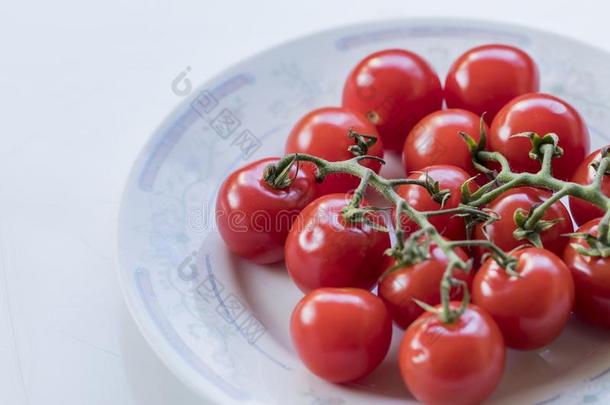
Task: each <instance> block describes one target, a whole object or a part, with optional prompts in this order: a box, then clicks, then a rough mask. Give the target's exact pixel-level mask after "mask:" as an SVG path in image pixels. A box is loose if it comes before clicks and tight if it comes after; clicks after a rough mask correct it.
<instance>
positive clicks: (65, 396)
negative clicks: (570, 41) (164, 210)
mask: <svg viewBox="0 0 610 405" xmlns="http://www.w3.org/2000/svg"><path fill="white" fill-rule="evenodd" d="M37 3H38V4H34V2H28V1H10V2H9V1H8V0H5V1H4V2H2V3H0V212H1V214H0V404H3V405H4V404H6V405H21V404H36V405H37V404H45V405H55V404H61V405H96V404H113V405H114V404H116V405H123V404H138V405H139V404H145V405H161V404H163V405H165V404H181V405H190V404H201V403H203V402H202V401H201V400H198V399H197V397H196V396H195V395H194V394H193V393H191V392H190V391H189V390H188V389H187V388H185V387H184V386H183V385H182V383H181V382H180V381H178V380H177V379H176V378H175V377H174V376H173V375H172V374H171V373H170V372H169V371H168V370H167V369H166V368H165V366H164V365H163V364H162V363H161V362H160V361H159V360H158V359H157V358H156V356H155V355H154V354H153V352H152V351H151V349H150V348H149V347H148V345H147V344H146V342H145V341H144V339H143V338H142V336H141V335H140V333H139V331H138V330H137V328H136V326H135V325H134V323H133V321H132V320H131V318H130V315H129V314H128V312H127V310H126V308H125V305H124V303H123V299H122V296H121V292H120V289H119V286H118V283H117V276H116V269H115V253H116V247H115V246H116V238H115V229H116V223H117V211H118V208H119V203H120V200H121V193H122V189H123V185H124V182H125V179H126V176H127V173H128V171H129V169H130V167H131V164H132V161H133V159H134V157H135V156H136V154H137V153H138V151H139V149H140V148H141V146H142V145H143V143H144V142H145V141H146V139H147V138H148V136H149V134H150V133H151V132H152V131H153V129H154V128H155V127H156V126H157V124H158V123H159V122H160V120H161V119H162V118H163V117H164V116H165V115H166V113H167V112H168V111H169V110H170V109H171V108H172V107H174V106H175V105H176V103H178V102H179V101H180V97H179V96H177V95H176V94H174V93H173V92H172V91H171V82H172V80H173V79H174V78H175V77H176V76H177V75H178V74H179V73H180V72H181V71H182V70H183V69H185V68H186V67H187V66H189V67H190V69H191V71H190V73H189V76H188V77H189V79H190V80H191V81H192V83H193V85H197V84H198V83H201V82H202V81H204V80H206V79H207V78H209V77H210V76H212V75H214V74H215V73H218V72H220V71H221V70H223V69H224V68H225V67H227V66H229V65H231V64H233V63H234V62H237V61H239V60H241V59H243V58H244V57H246V56H249V55H252V54H253V53H256V52H258V51H260V50H263V49H265V48H267V47H269V46H272V45H274V44H277V43H280V42H283V41H286V40H288V39H291V38H296V37H298V36H301V35H303V34H307V33H311V32H314V31H318V30H322V29H327V28H332V27H334V26H337V25H342V24H348V23H355V22H360V21H366V20H373V19H386V18H401V17H434V16H443V17H466V18H483V19H492V20H498V21H509V22H514V23H521V24H526V25H531V26H535V27H538V28H542V29H547V30H550V31H554V32H558V33H563V34H566V35H569V36H572V37H575V38H579V39H581V40H583V41H586V42H589V43H592V44H595V45H597V46H599V47H602V48H605V49H608V50H610V42H608V38H609V37H610V24H608V22H607V18H608V17H607V16H608V11H610V7H609V6H607V5H606V4H603V2H601V1H592V0H589V1H587V0H580V1H566V0H555V1H538V2H534V1H531V0H528V1H515V0H513V1H511V2H497V1H489V0H485V1H467V0H460V1H426V2H422V1H417V2H416V1H405V0H402V1H399V0H397V1H384V0H376V1H313V0H310V1H300V2H288V1H283V2H281V1H265V2H262V1H248V2H246V1H244V2H243V3H240V4H235V2H229V1H219V0H218V1H209V0H206V1H192V2H167V4H158V3H160V2H153V1H148V2H138V3H136V2H134V1H127V0H125V1H116V0H110V1H103V2H97V4H95V5H94V4H90V3H92V2H83V1H65V0H59V1H47V2H42V1H40V2H37ZM169 3H172V4H173V6H170V5H169ZM509 4H510V5H509ZM574 63H578V61H574ZM609 85H610V83H609ZM609 113H610V112H609ZM609 131H610V129H609Z"/></svg>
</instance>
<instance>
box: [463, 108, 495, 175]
mask: <svg viewBox="0 0 610 405" xmlns="http://www.w3.org/2000/svg"><path fill="white" fill-rule="evenodd" d="M484 118H485V114H483V115H481V119H480V121H479V141H478V142H477V141H475V140H474V138H473V137H472V136H470V135H469V134H467V133H466V132H463V131H460V132H458V134H459V135H460V136H461V137H462V138H463V139H464V141H465V142H466V145H467V146H468V149H469V150H470V154H471V155H472V164H473V165H474V167H475V169H477V170H478V171H480V172H481V173H484V174H488V175H491V174H493V170H491V169H489V168H488V167H486V166H485V164H484V162H483V161H481V160H480V159H479V152H481V151H484V150H485V148H486V147H487V130H486V129H485V120H484Z"/></svg>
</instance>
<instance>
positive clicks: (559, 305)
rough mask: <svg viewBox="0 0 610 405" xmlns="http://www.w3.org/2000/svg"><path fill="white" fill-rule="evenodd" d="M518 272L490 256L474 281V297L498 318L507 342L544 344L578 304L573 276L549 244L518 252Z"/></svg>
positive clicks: (524, 347)
mask: <svg viewBox="0 0 610 405" xmlns="http://www.w3.org/2000/svg"><path fill="white" fill-rule="evenodd" d="M514 256H515V257H517V259H518V264H517V268H516V272H517V273H519V276H518V277H516V276H511V275H509V274H508V273H507V272H506V270H505V269H503V268H501V267H500V266H499V265H498V264H497V263H496V261H495V260H493V259H492V258H489V259H488V260H487V261H486V262H485V263H484V264H483V266H481V268H480V269H479V271H478V272H477V274H476V275H475V277H474V281H473V283H472V299H473V302H474V303H475V304H477V305H478V306H480V307H481V308H484V309H485V310H486V311H487V312H489V313H490V314H491V316H492V317H493V318H494V320H495V321H496V323H497V324H498V326H499V327H500V330H501V331H502V334H503V335H504V340H505V342H506V345H507V346H508V347H511V348H513V349H518V350H533V349H539V348H541V347H544V346H546V345H548V344H549V343H551V342H552V341H553V340H554V339H555V338H556V337H557V336H559V334H560V333H561V331H562V330H563V329H564V327H565V325H566V323H567V322H568V319H569V318H570V312H571V311H572V306H573V305H574V282H573V280H572V275H571V274H570V271H569V270H568V268H567V267H566V265H565V264H564V263H563V262H562V261H561V259H560V258H559V257H558V256H556V255H555V254H553V253H551V252H549V251H548V250H544V249H539V248H527V249H522V250H519V251H517V252H515V253H514Z"/></svg>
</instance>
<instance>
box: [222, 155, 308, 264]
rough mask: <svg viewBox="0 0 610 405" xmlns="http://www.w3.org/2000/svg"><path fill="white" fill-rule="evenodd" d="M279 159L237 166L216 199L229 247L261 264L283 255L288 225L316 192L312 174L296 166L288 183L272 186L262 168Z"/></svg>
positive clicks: (224, 235)
mask: <svg viewBox="0 0 610 405" xmlns="http://www.w3.org/2000/svg"><path fill="white" fill-rule="evenodd" d="M278 160H279V159H278V158H267V159H262V160H258V161H256V162H253V163H249V164H247V165H246V166H244V167H242V168H240V169H238V170H236V171H235V172H233V173H232V174H231V175H230V176H229V177H228V178H227V179H226V180H225V181H224V183H223V184H222V186H221V187H220V190H219V192H218V196H217V199H216V223H217V225H218V231H219V232H220V236H221V237H222V239H223V240H224V241H225V243H226V245H227V247H228V248H229V250H230V251H232V252H233V253H235V254H237V255H239V256H242V257H244V258H246V259H249V260H252V261H253V262H256V263H261V264H263V263H275V262H279V261H281V260H282V259H283V258H284V242H285V240H286V235H287V234H288V230H289V229H290V225H291V224H292V221H293V220H294V219H295V218H296V216H297V215H298V213H299V211H301V210H302V209H303V208H305V206H306V205H307V204H309V203H310V202H311V201H312V200H313V199H314V198H315V193H316V191H315V190H316V181H315V180H314V178H313V177H312V176H310V175H308V174H307V173H305V172H303V171H299V172H298V173H297V171H296V168H295V167H293V168H291V171H290V176H291V177H294V180H293V182H292V183H291V184H290V185H289V186H288V187H286V188H282V189H277V188H273V187H271V186H270V185H269V184H268V183H267V182H266V181H265V180H264V179H263V172H264V171H265V168H266V167H267V165H269V164H271V163H276V162H277V161H278Z"/></svg>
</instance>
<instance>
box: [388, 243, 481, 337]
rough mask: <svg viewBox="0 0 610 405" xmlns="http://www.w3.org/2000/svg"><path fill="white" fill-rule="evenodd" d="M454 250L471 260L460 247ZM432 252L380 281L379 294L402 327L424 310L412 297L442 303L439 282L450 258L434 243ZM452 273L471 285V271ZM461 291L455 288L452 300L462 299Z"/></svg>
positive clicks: (464, 258) (431, 248) (427, 301)
mask: <svg viewBox="0 0 610 405" xmlns="http://www.w3.org/2000/svg"><path fill="white" fill-rule="evenodd" d="M455 252H456V253H457V254H458V255H459V256H460V257H461V258H462V260H464V261H467V260H468V256H466V253H464V251H463V250H462V249H461V248H457V249H455ZM429 254H430V258H429V259H427V260H424V261H421V262H418V263H414V264H411V265H406V266H402V267H398V268H396V269H395V270H392V272H391V273H389V274H388V275H386V276H384V277H383V278H382V279H381V281H380V283H379V289H378V290H377V294H378V295H379V297H380V298H381V299H382V300H383V302H384V303H385V305H386V307H387V308H388V311H390V315H391V316H392V319H393V320H394V322H396V324H397V325H398V326H400V327H401V328H402V329H405V328H406V327H407V326H409V325H410V324H411V323H412V322H413V321H414V320H415V319H417V317H418V316H420V315H421V314H422V313H423V312H424V310H423V309H422V307H420V306H419V305H417V304H416V303H415V301H413V298H415V299H418V300H420V301H423V302H425V303H426V304H429V305H432V306H435V305H438V304H440V303H441V296H440V284H441V279H442V278H443V274H444V273H445V269H447V264H448V263H449V259H448V258H447V256H446V255H445V253H444V252H443V250H442V249H441V248H439V247H438V246H437V245H436V244H435V243H431V244H430V248H429ZM395 265H396V261H395V260H391V261H390V263H389V266H388V268H389V267H393V266H395ZM453 276H454V277H455V278H457V279H459V280H463V281H465V282H466V283H468V285H469V286H470V283H471V278H472V277H471V273H466V272H465V271H463V270H457V269H456V270H454V272H453ZM462 293H463V291H460V289H457V288H456V289H453V290H452V295H451V299H454V300H461V299H462Z"/></svg>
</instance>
